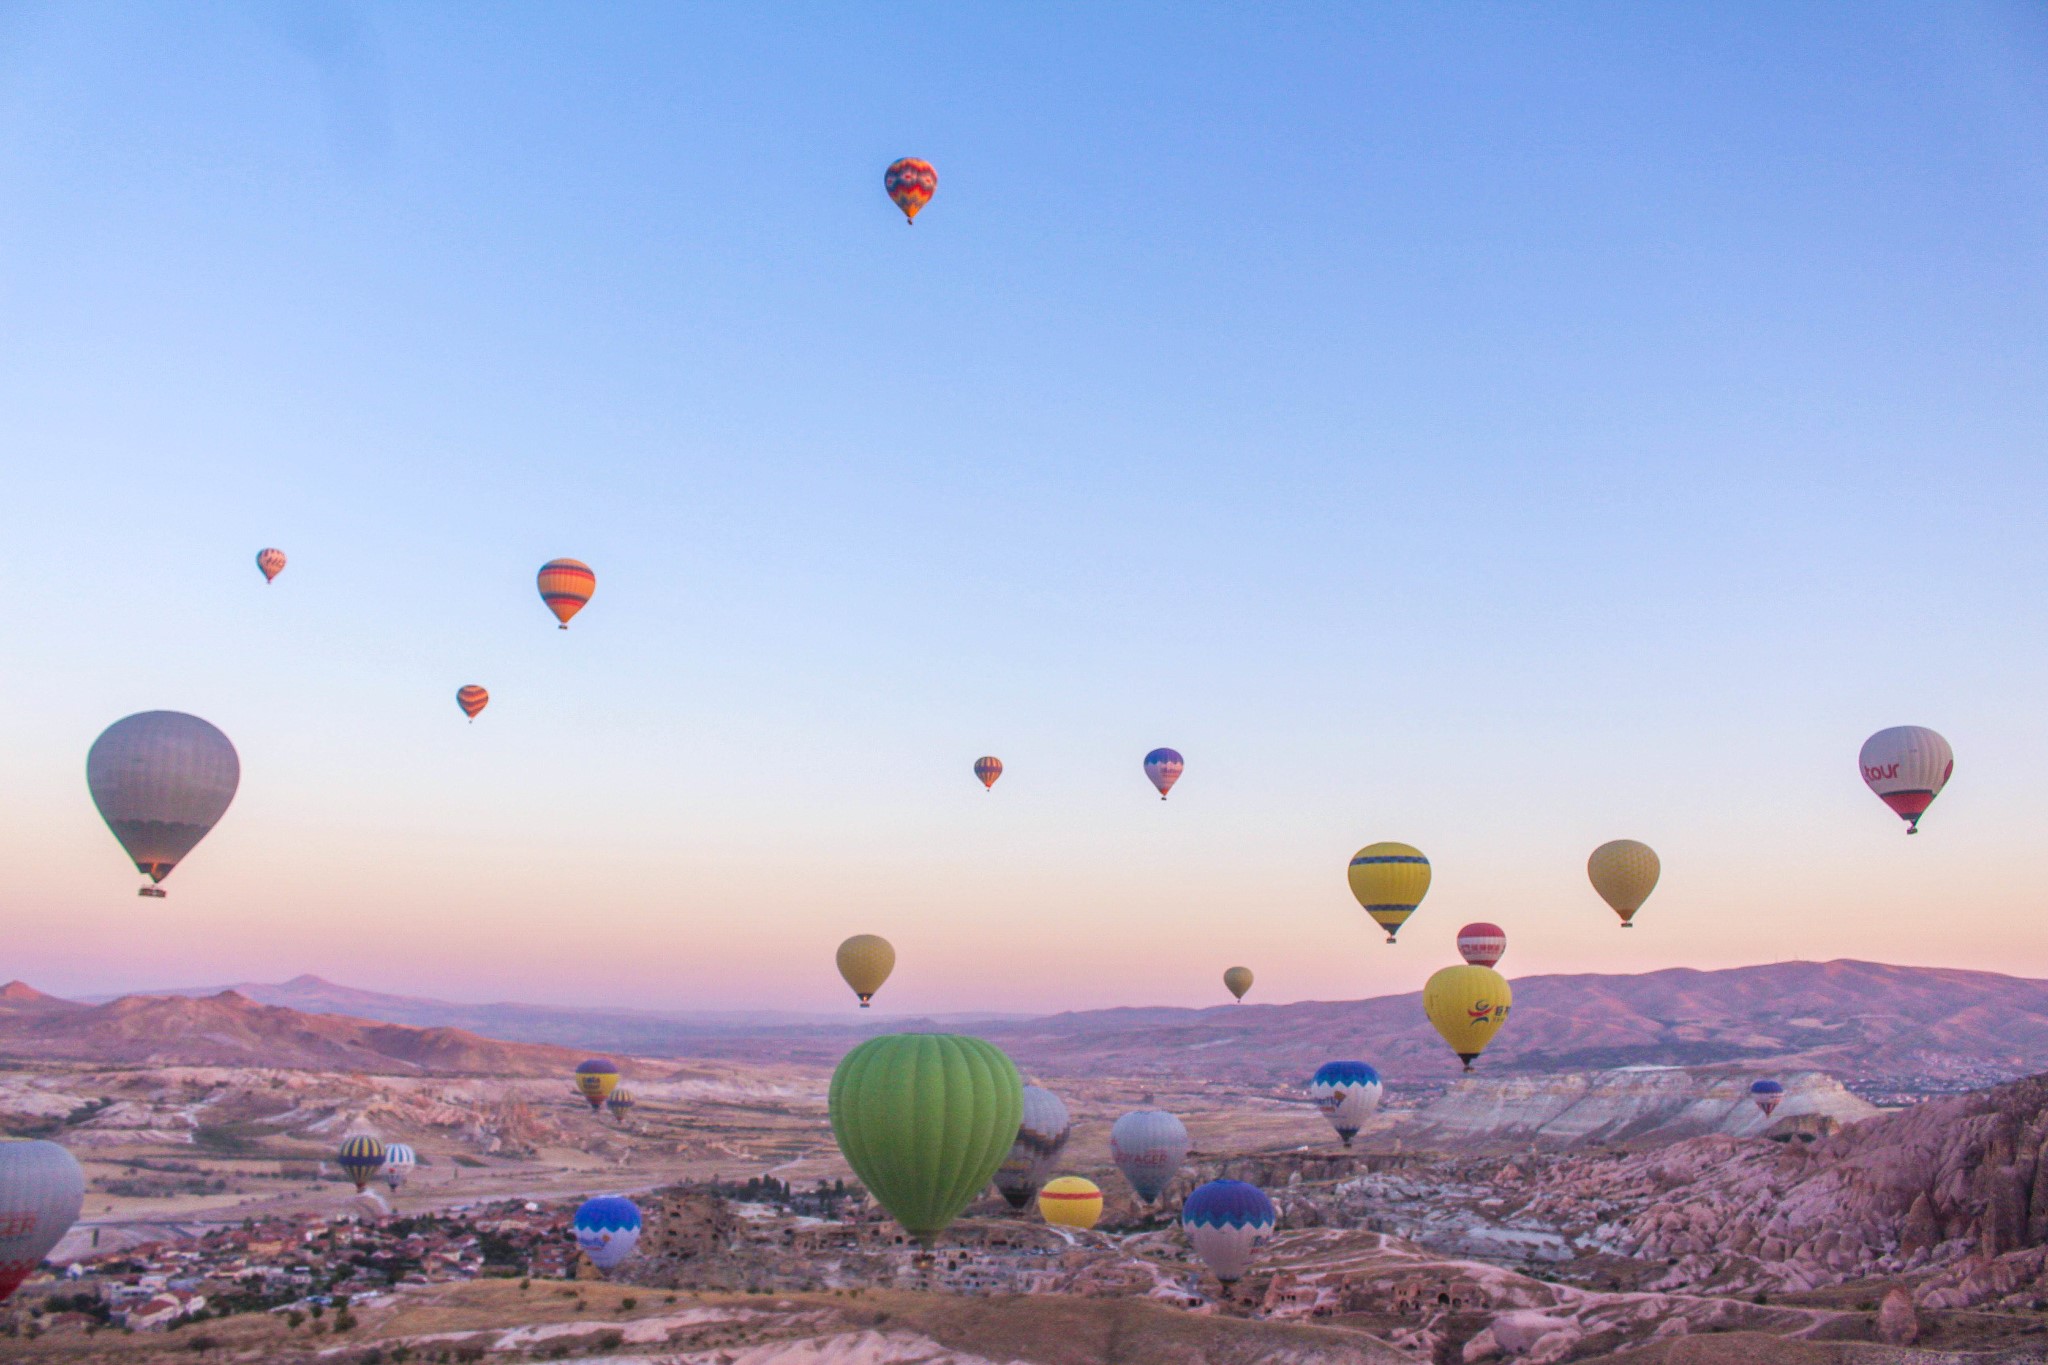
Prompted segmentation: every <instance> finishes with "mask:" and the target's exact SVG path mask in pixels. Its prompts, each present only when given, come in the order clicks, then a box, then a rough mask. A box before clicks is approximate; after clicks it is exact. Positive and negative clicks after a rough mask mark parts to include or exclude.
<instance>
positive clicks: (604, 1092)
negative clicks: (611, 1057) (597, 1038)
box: [576, 1057, 619, 1114]
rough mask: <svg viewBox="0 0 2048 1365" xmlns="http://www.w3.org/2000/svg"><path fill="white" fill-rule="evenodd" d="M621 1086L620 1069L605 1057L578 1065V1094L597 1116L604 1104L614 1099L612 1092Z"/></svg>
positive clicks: (594, 1058) (593, 1058)
mask: <svg viewBox="0 0 2048 1365" xmlns="http://www.w3.org/2000/svg"><path fill="white" fill-rule="evenodd" d="M618 1085H619V1068H618V1066H617V1065H616V1064H615V1063H613V1062H609V1061H607V1060H605V1059H604V1058H603V1057H592V1058H591V1059H590V1060H589V1061H587V1062H578V1063H577V1064H576V1093H577V1094H579V1095H581V1096H582V1097H583V1102H584V1103H585V1104H587V1105H589V1106H590V1112H591V1113H593V1114H595V1113H596V1112H598V1111H599V1110H600V1109H602V1108H604V1102H605V1101H606V1100H608V1099H610V1098H611V1097H612V1091H614V1090H616V1089H617V1088H618Z"/></svg>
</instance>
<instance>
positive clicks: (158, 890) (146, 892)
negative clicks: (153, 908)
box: [135, 886, 171, 901]
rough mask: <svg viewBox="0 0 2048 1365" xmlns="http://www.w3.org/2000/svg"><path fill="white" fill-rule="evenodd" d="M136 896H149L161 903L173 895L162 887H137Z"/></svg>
mask: <svg viewBox="0 0 2048 1365" xmlns="http://www.w3.org/2000/svg"><path fill="white" fill-rule="evenodd" d="M135 894H136V895H138V896H148V897H149V898H150V899H151V900H159V901H160V900H162V899H163V898H164V897H166V896H168V895H170V894H171V893H170V892H168V891H166V890H164V889H163V888H162V887H161V886H143V887H137V888H136V891H135Z"/></svg>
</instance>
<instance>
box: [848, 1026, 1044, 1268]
mask: <svg viewBox="0 0 2048 1365" xmlns="http://www.w3.org/2000/svg"><path fill="white" fill-rule="evenodd" d="M827 1107H828V1108H829V1109H830V1111H831V1115H832V1135H833V1137H835V1138H836V1139H838V1142H839V1151H840V1153H841V1155H843V1156H845V1158H846V1164H847V1165H849V1166H851V1167H853V1173H854V1174H855V1175H857V1176H859V1177H860V1180H861V1183H862V1184H864V1185H866V1186H867V1187H868V1192H869V1193H871V1194H873V1195H874V1197H875V1201H876V1202H877V1203H879V1204H880V1205H881V1206H882V1207H883V1208H884V1209H886V1210H887V1211H888V1213H889V1216H890V1217H892V1218H894V1219H895V1220H896V1221H897V1223H899V1224H900V1225H901V1226H902V1228H903V1230H904V1231H905V1232H907V1233H909V1234H910V1236H911V1237H913V1238H915V1239H916V1240H917V1241H919V1242H921V1243H923V1244H924V1245H926V1246H929V1245H931V1244H932V1243H933V1242H934V1241H936V1240H937V1239H938V1235H939V1234H940V1233H941V1232H944V1231H945V1230H946V1227H947V1225H948V1224H950V1223H951V1222H952V1221H953V1220H954V1219H955V1218H957V1217H959V1215H960V1211H961V1210H962V1209H964V1208H966V1207H967V1205H968V1204H969V1203H970V1202H972V1201H973V1199H974V1197H975V1196H976V1195H977V1194H979V1193H981V1191H982V1189H983V1188H984V1187H986V1186H987V1184H988V1182H989V1180H990V1178H991V1177H993V1176H994V1175H995V1173H996V1167H998V1166H1000V1165H1001V1164H1002V1162H1003V1157H1004V1155H1005V1154H1006V1153H1008V1152H1009V1150H1010V1147H1011V1144H1012V1143H1014V1142H1015V1141H1016V1140H1017V1128H1018V1126H1019V1124H1020V1123H1021V1122H1022V1120H1023V1117H1024V1083H1023V1082H1022V1081H1021V1080H1019V1079H1018V1077H1017V1068H1016V1067H1015V1066H1014V1065H1012V1064H1011V1062H1010V1059H1009V1058H1008V1057H1006V1056H1004V1055H1003V1053H1002V1051H1001V1050H1000V1049H998V1048H996V1047H995V1046H994V1045H992V1044H990V1043H986V1042H983V1041H982V1040H981V1039H979V1038H967V1037H962V1036H960V1035H957V1034H950V1033H896V1034H885V1035H883V1036H881V1037H879V1038H870V1039H868V1040H867V1041H866V1042H865V1043H862V1044H861V1045H860V1046H859V1047H857V1048H855V1049H854V1050H853V1051H851V1052H849V1053H847V1054H846V1056H844V1057H842V1058H840V1061H839V1066H838V1068H837V1069H836V1070H835V1071H833V1073H832V1089H831V1092H830V1095H829V1097H828V1100H827Z"/></svg>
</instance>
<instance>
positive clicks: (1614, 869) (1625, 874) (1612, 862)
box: [1586, 839, 1664, 929]
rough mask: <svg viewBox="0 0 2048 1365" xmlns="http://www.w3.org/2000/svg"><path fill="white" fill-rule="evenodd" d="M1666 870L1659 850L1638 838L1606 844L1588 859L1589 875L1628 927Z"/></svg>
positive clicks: (1602, 896)
mask: <svg viewBox="0 0 2048 1365" xmlns="http://www.w3.org/2000/svg"><path fill="white" fill-rule="evenodd" d="M1663 872H1664V864H1663V863H1662V862H1660V861H1658V858H1657V850H1656V849H1654V848H1651V847H1650V846H1649V845H1648V844H1645V843H1639V842H1638V841H1636V840H1634V839H1615V840H1612V841H1610V842H1608V843H1604V844H1602V845H1600V847H1598V848H1596V849H1594V850H1593V856H1591V857H1590V858H1588V859H1586V876H1587V877H1588V878H1590V879H1591V880H1592V883H1593V889H1594V890H1595V891H1597V892H1599V893H1600V899H1601V900H1604V901H1606V902H1607V904H1608V905H1610V906H1611V907H1613V909H1614V913H1615V914H1617V915H1619V916H1621V925H1622V928H1624V929H1626V928H1628V927H1629V925H1631V924H1632V923H1634V922H1635V917H1636V911H1638V910H1640V909H1642V908H1643V902H1644V901H1646V900H1648V899H1649V898H1650V893H1651V892H1652V891H1655V890H1656V889H1657V878H1658V877H1660V876H1662V875H1663Z"/></svg>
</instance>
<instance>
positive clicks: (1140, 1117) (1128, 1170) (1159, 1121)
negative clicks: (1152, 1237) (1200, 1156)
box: [1109, 1109, 1188, 1204]
mask: <svg viewBox="0 0 2048 1365" xmlns="http://www.w3.org/2000/svg"><path fill="white" fill-rule="evenodd" d="M1109 1154H1110V1155H1111V1156H1112V1157H1114V1158H1115V1159H1116V1168H1117V1169H1118V1170H1120V1171H1122V1172H1123V1173H1124V1179H1126V1180H1128V1181H1130V1182H1131V1188H1132V1189H1134V1190H1136V1191H1137V1192H1138V1198H1140V1199H1142V1200H1144V1201H1145V1202H1146V1203H1147V1204H1149V1203H1151V1202H1152V1201H1153V1200H1155V1199H1157V1198H1158V1197H1159V1196H1160V1194H1161V1192H1162V1191H1164V1190H1165V1189H1166V1187H1167V1186H1168V1185H1170V1184H1172V1183H1173V1178H1174V1177H1175V1176H1177V1175H1179V1174H1180V1164H1181V1163H1182V1162H1183V1161H1186V1160H1187V1158H1188V1130H1187V1125H1186V1124H1184V1123H1182V1122H1181V1121H1180V1120H1179V1119H1177V1118H1175V1117H1174V1116H1173V1115H1171V1114H1169V1113H1167V1112H1166V1111H1165V1110H1164V1109H1139V1110H1136V1111H1134V1112H1132V1113H1129V1114H1125V1115H1124V1116H1123V1117H1122V1118H1120V1119H1118V1120H1117V1121H1116V1127H1114V1128H1112V1129H1110V1130H1109Z"/></svg>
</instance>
